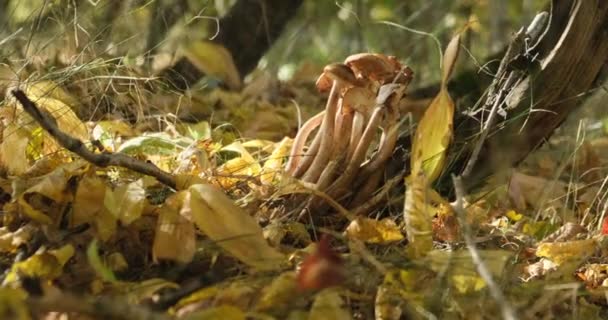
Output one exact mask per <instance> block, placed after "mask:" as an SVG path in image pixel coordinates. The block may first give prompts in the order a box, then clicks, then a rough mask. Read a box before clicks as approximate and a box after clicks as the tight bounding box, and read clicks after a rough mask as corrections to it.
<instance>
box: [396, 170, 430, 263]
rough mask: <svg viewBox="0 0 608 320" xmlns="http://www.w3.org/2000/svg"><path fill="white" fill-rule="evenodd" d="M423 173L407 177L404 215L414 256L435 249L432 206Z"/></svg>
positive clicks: (409, 249) (409, 244)
mask: <svg viewBox="0 0 608 320" xmlns="http://www.w3.org/2000/svg"><path fill="white" fill-rule="evenodd" d="M428 189H429V187H428V185H427V184H426V179H425V178H424V176H423V175H420V174H419V175H416V176H410V178H409V179H406V190H405V202H404V206H403V217H404V221H405V231H406V236H407V240H408V247H407V248H408V252H409V255H410V256H411V257H412V258H419V257H422V256H424V255H426V254H427V253H428V252H429V251H431V249H433V234H432V232H433V221H432V212H433V210H432V207H431V206H430V204H429V203H430V199H429V197H428V192H427V190H428Z"/></svg>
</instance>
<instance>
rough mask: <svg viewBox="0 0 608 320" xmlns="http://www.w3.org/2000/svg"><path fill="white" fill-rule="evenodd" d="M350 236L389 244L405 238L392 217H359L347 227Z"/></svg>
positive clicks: (369, 241) (347, 233)
mask: <svg viewBox="0 0 608 320" xmlns="http://www.w3.org/2000/svg"><path fill="white" fill-rule="evenodd" d="M346 235H347V236H348V237H349V238H354V239H358V240H361V241H364V242H368V243H378V244H387V243H391V242H395V241H400V240H402V239H403V235H402V234H401V230H400V228H399V227H398V226H397V224H396V223H395V221H394V220H393V219H391V218H385V219H382V220H376V219H370V218H364V217H358V218H357V219H355V220H353V221H351V222H350V224H349V225H348V227H347V228H346Z"/></svg>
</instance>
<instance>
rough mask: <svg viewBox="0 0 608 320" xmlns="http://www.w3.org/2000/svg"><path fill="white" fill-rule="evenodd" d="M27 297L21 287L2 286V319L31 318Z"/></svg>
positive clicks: (0, 310) (18, 319) (0, 296)
mask: <svg viewBox="0 0 608 320" xmlns="http://www.w3.org/2000/svg"><path fill="white" fill-rule="evenodd" d="M26 298H27V293H25V292H24V291H23V290H21V289H13V288H0V319H14V320H30V319H31V317H30V312H29V308H28V306H27V305H26V302H25V299H26Z"/></svg>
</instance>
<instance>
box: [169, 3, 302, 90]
mask: <svg viewBox="0 0 608 320" xmlns="http://www.w3.org/2000/svg"><path fill="white" fill-rule="evenodd" d="M302 2H303V0H239V1H238V2H237V3H236V4H235V5H234V6H233V7H232V8H231V9H230V11H229V12H228V14H227V15H226V16H224V17H222V18H221V19H220V20H219V34H218V36H217V37H216V38H215V39H214V40H213V41H214V42H216V43H218V44H221V45H223V46H224V47H225V48H226V49H228V51H229V52H230V53H231V54H232V58H233V59H234V63H235V65H236V67H237V69H238V71H239V73H240V74H241V76H242V77H243V76H245V75H247V74H248V73H249V72H251V71H252V70H253V69H254V68H255V67H256V65H257V64H258V61H259V60H260V58H261V57H262V56H263V55H264V53H266V51H267V50H268V49H269V48H270V46H271V45H272V44H273V43H274V42H275V40H276V39H277V38H278V37H279V35H280V34H281V32H282V31H283V29H284V28H285V25H286V24H287V22H289V20H291V18H293V16H294V15H295V14H296V12H297V9H298V8H299V7H300V5H301V4H302ZM163 76H164V77H165V78H166V79H167V80H168V81H169V82H170V83H172V84H173V86H174V87H175V88H176V89H178V90H185V89H187V88H188V87H190V86H191V85H193V84H194V83H196V82H197V81H198V80H200V79H201V78H202V77H203V76H204V74H203V72H202V71H200V70H198V69H197V68H196V67H195V66H194V65H193V64H192V63H191V62H190V61H189V60H188V59H187V58H181V59H180V60H179V61H178V62H177V63H176V64H175V65H174V66H173V67H171V68H169V70H166V71H165V72H164V74H163Z"/></svg>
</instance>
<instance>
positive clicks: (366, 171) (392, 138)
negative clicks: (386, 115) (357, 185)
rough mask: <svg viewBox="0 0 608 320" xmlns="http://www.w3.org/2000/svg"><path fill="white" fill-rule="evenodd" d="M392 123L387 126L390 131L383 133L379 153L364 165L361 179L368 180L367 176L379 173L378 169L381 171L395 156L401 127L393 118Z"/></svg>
mask: <svg viewBox="0 0 608 320" xmlns="http://www.w3.org/2000/svg"><path fill="white" fill-rule="evenodd" d="M391 122H392V123H391V124H389V125H388V126H387V127H388V129H387V130H385V131H384V132H383V133H382V138H381V140H380V147H379V148H378V151H377V152H376V153H375V154H374V155H373V156H372V158H371V159H370V160H369V161H368V162H366V163H364V164H363V166H362V168H361V175H360V177H361V179H367V178H366V177H367V176H369V175H370V174H372V173H374V172H376V171H378V169H380V167H381V166H383V165H384V164H385V163H386V161H387V160H388V159H389V158H390V157H391V155H392V154H393V151H394V149H395V145H396V144H397V140H398V138H399V130H398V129H399V128H398V127H399V126H398V124H397V123H396V121H394V119H392V118H391Z"/></svg>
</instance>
